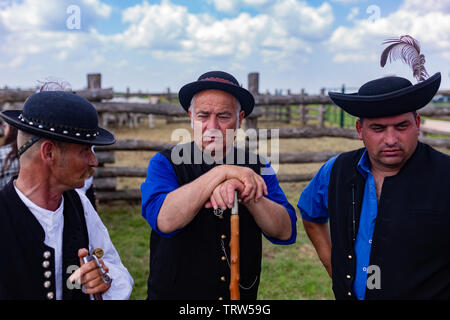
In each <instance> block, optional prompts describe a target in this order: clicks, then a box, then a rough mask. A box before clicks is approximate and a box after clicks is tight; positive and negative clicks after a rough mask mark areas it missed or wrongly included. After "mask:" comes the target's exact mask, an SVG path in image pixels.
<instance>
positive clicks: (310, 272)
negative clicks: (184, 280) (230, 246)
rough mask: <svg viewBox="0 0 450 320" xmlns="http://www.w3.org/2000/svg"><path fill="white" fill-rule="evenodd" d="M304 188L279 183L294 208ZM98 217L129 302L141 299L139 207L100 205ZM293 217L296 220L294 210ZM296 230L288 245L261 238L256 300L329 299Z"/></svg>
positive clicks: (144, 270) (143, 262) (143, 251)
mask: <svg viewBox="0 0 450 320" xmlns="http://www.w3.org/2000/svg"><path fill="white" fill-rule="evenodd" d="M304 186H305V184H304V183H298V184H296V183H288V184H282V188H283V189H284V191H285V193H286V196H287V198H288V200H289V202H290V203H291V204H292V205H293V206H294V208H296V203H297V201H298V197H299V195H300V191H301V190H302V189H303V187H304ZM118 207H119V208H118ZM296 210H297V208H296ZM99 215H100V217H101V219H102V221H103V223H104V224H105V226H106V227H107V228H108V231H109V234H110V237H111V239H112V242H113V243H114V245H115V247H116V249H117V251H118V252H119V254H120V257H121V259H122V263H123V264H124V265H125V267H127V269H128V271H129V272H130V274H131V276H132V277H133V279H134V288H133V292H132V295H131V297H130V299H137V300H141V299H145V298H146V296H147V277H148V272H149V237H150V230H151V229H150V227H149V225H148V224H147V222H146V221H145V220H144V219H143V218H142V217H141V213H140V206H139V205H138V204H135V205H132V204H127V203H125V202H120V203H115V204H114V205H113V204H107V205H102V206H100V207H99ZM297 218H298V219H299V216H298V210H297ZM299 220H301V219H299ZM297 230H298V236H297V242H296V243H295V244H293V245H289V246H282V245H273V244H271V243H270V242H269V241H267V240H266V239H265V238H264V240H263V261H262V272H261V281H260V287H259V294H258V299H260V300H272V299H275V300H279V299H283V300H298V299H316V300H317V299H333V293H332V291H331V280H330V278H329V276H328V274H327V273H326V271H325V269H324V268H323V266H322V264H321V263H320V261H319V259H318V257H317V255H316V252H315V250H314V248H313V246H312V245H311V242H310V241H309V239H308V238H307V236H306V234H305V231H304V229H303V226H302V224H301V222H300V221H298V223H297Z"/></svg>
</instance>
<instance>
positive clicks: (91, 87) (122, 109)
mask: <svg viewBox="0 0 450 320" xmlns="http://www.w3.org/2000/svg"><path fill="white" fill-rule="evenodd" d="M248 89H249V91H250V92H251V93H252V94H253V95H254V97H255V102H256V106H255V108H254V111H253V112H252V114H251V115H249V116H248V117H247V118H246V119H245V129H258V121H283V122H291V121H292V119H299V120H300V126H301V127H300V128H280V129H279V131H278V138H280V139H298V138H320V137H342V138H349V139H356V138H357V134H356V132H355V130H354V129H345V128H339V127H325V113H326V106H327V105H332V101H331V99H330V98H329V97H328V96H327V95H325V89H322V90H321V93H320V94H319V95H308V94H306V93H305V92H304V90H301V91H300V93H299V94H291V92H288V95H271V94H260V93H259V74H258V73H250V74H249V75H248ZM32 93H33V91H32V90H28V91H21V90H10V89H0V105H1V104H3V103H17V104H19V103H20V104H23V101H24V100H25V99H26V98H27V97H28V96H29V95H31V94H32ZM77 93H78V94H80V95H82V96H84V97H86V98H87V99H89V100H90V101H92V102H93V104H94V106H95V107H96V109H97V111H98V113H99V116H100V118H101V117H102V116H103V115H104V114H106V113H109V114H126V115H130V114H141V115H157V116H164V117H168V119H172V121H173V119H177V118H183V117H186V112H185V111H184V110H183V109H182V108H181V106H180V105H177V104H172V103H171V102H172V100H173V99H174V97H176V96H175V95H174V94H173V93H171V92H170V90H168V92H166V93H154V94H153V95H161V96H163V95H165V96H166V99H165V102H161V101H162V100H161V99H158V101H157V102H156V103H127V102H111V101H105V100H109V99H111V98H112V97H113V96H114V92H113V90H112V89H111V88H109V89H102V88H101V76H100V75H98V74H95V75H88V89H86V90H80V91H78V92H77ZM131 95H132V94H131V93H130V92H129V91H128V93H126V94H125V96H131ZM141 95H142V96H147V97H148V96H149V95H151V94H141ZM310 111H314V114H312V113H311V112H310ZM419 113H420V114H421V115H423V116H427V117H437V118H442V117H450V108H448V107H447V108H443V107H438V106H433V105H429V106H427V107H425V108H423V109H421V110H420V111H419ZM310 120H313V121H314V123H315V125H316V128H309V127H307V125H308V122H309V121H310ZM255 132H256V133H258V130H256V131H255ZM267 133H268V137H267V139H270V138H271V136H270V133H271V131H270V130H268V131H267ZM420 140H421V141H423V142H425V143H428V144H430V145H433V146H436V147H443V148H449V149H450V140H445V139H430V138H427V137H421V138H420ZM170 146H171V145H170V144H166V143H161V142H154V141H146V140H145V141H144V140H118V141H117V142H116V144H114V145H112V146H105V147H96V149H95V150H96V154H97V158H98V160H99V167H98V168H97V170H96V174H95V179H94V184H95V186H96V188H97V197H98V199H99V201H108V200H120V199H129V200H137V199H140V191H139V189H138V188H136V189H133V190H117V189H116V188H117V178H118V177H135V178H142V179H144V178H145V176H146V168H135V167H133V168H129V167H114V166H110V165H113V164H114V163H115V154H114V152H115V151H160V150H162V149H164V148H167V147H170ZM337 154H338V152H337V151H326V152H308V153H280V154H279V155H278V157H277V158H278V159H279V163H280V164H286V163H321V162H325V161H327V160H328V159H330V158H331V157H333V156H335V155H337ZM105 165H106V166H105ZM313 176H314V173H310V174H294V175H292V174H291V175H284V174H280V175H278V179H279V181H280V182H301V181H309V180H310V179H311V178H312V177H313ZM136 187H139V186H136Z"/></svg>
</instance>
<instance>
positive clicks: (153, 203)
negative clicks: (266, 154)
mask: <svg viewBox="0 0 450 320" xmlns="http://www.w3.org/2000/svg"><path fill="white" fill-rule="evenodd" d="M264 168H265V171H264V173H265V174H263V175H262V178H263V179H264V181H265V183H266V186H267V191H268V196H267V198H268V199H270V200H272V201H274V202H276V203H278V204H281V205H282V206H283V207H285V208H286V210H287V212H288V213H289V217H290V219H291V227H292V232H291V237H290V238H289V239H288V240H286V241H282V240H279V239H276V238H272V237H269V236H267V235H264V236H265V237H266V238H267V239H268V240H269V241H270V242H272V243H274V244H292V243H294V242H295V240H296V238H297V227H296V224H297V217H296V215H295V209H294V207H293V206H292V205H291V204H290V203H289V202H288V201H287V199H286V196H285V194H284V192H283V190H281V188H280V185H279V183H278V179H277V176H276V175H275V172H274V171H273V168H272V167H271V166H270V163H266V165H265V167H264ZM268 173H272V174H268ZM179 187H180V186H179V185H178V180H177V176H176V174H175V170H174V169H173V167H172V164H171V163H170V162H169V160H167V158H166V157H164V156H163V155H162V154H160V153H157V154H156V155H155V156H154V157H153V158H152V159H151V160H150V163H149V166H148V169H147V178H146V179H145V181H144V182H143V183H142V185H141V193H142V208H141V209H142V210H141V213H142V216H143V217H144V218H145V219H146V220H147V222H148V223H149V224H150V226H151V227H152V229H153V230H155V231H156V232H157V233H158V234H160V235H162V236H164V237H171V236H173V235H174V234H176V233H178V232H180V231H181V230H182V229H179V230H176V231H174V232H172V233H163V232H161V231H160V230H159V229H158V227H157V218H158V214H159V210H160V209H161V206H162V204H163V202H164V200H165V199H166V196H167V194H169V193H170V192H172V191H174V190H175V189H177V188H179ZM263 234H264V233H263Z"/></svg>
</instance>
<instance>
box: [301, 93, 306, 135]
mask: <svg viewBox="0 0 450 320" xmlns="http://www.w3.org/2000/svg"><path fill="white" fill-rule="evenodd" d="M300 95H301V96H302V98H303V97H304V96H305V89H302V90H301V92H300ZM307 113H308V110H306V105H305V104H301V105H300V123H301V125H302V128H304V127H305V126H306V121H307V119H306V114H307Z"/></svg>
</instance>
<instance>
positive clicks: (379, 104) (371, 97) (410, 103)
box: [328, 35, 441, 118]
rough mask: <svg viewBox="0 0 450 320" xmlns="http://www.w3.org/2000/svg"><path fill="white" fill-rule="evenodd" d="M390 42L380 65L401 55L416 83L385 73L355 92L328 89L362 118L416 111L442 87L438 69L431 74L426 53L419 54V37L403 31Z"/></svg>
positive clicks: (350, 110) (337, 102)
mask: <svg viewBox="0 0 450 320" xmlns="http://www.w3.org/2000/svg"><path fill="white" fill-rule="evenodd" d="M386 43H389V44H390V45H389V46H388V47H387V48H386V49H385V50H384V51H383V53H382V55H381V61H380V65H381V67H384V66H385V64H386V61H387V59H388V58H389V59H390V61H392V60H395V59H398V58H400V59H402V60H403V61H404V62H405V63H407V64H408V65H410V66H411V68H412V70H413V75H414V77H415V78H416V79H417V81H418V83H417V84H415V85H413V84H412V83H411V82H410V81H409V80H408V79H405V78H401V77H384V78H380V79H376V80H372V81H369V82H367V83H366V84H364V85H363V86H362V87H361V88H360V89H359V91H358V93H353V94H343V93H338V92H329V93H328V95H329V96H330V98H331V100H333V102H334V103H335V104H336V105H338V106H339V107H341V108H342V109H344V110H345V111H346V112H348V113H349V114H351V115H353V116H356V117H360V118H380V117H389V116H395V115H399V114H403V113H407V112H411V111H416V110H418V109H420V108H422V107H424V106H426V105H427V104H428V103H429V102H430V101H431V99H433V97H434V95H435V94H436V92H437V91H438V89H439V85H440V84H441V74H440V73H439V72H438V73H436V74H435V75H433V76H432V77H429V78H428V73H427V71H426V70H425V67H424V63H425V57H424V55H423V54H420V46H419V43H418V42H417V40H415V39H414V38H412V37H411V36H408V35H404V36H401V37H400V38H398V39H397V38H391V39H387V40H386V41H385V42H384V44H386Z"/></svg>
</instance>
